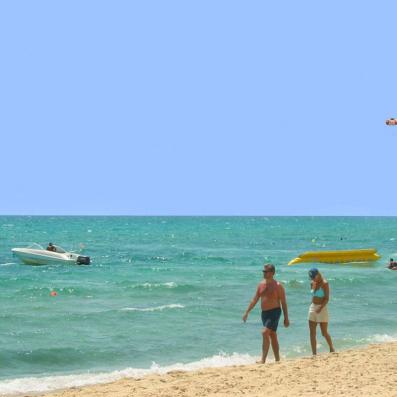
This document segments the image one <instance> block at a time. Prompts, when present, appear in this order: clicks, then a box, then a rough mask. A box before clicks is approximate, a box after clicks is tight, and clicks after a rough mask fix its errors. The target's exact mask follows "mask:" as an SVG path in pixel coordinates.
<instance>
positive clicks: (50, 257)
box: [11, 244, 90, 265]
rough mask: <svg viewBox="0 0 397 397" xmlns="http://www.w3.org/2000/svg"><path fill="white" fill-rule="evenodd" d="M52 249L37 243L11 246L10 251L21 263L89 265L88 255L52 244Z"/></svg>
mask: <svg viewBox="0 0 397 397" xmlns="http://www.w3.org/2000/svg"><path fill="white" fill-rule="evenodd" d="M53 247H54V251H48V250H46V249H44V248H43V247H42V246H41V245H39V244H33V245H31V246H29V247H28V248H13V249H12V250H11V251H12V252H13V254H14V255H15V256H16V257H18V258H19V259H20V260H21V261H22V262H23V263H26V264H27V265H50V264H57V263H63V264H71V265H89V264H90V257H89V256H83V255H79V254H76V253H74V252H66V251H65V250H64V249H63V248H61V247H59V246H57V245H53Z"/></svg>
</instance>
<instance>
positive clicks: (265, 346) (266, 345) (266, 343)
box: [259, 327, 272, 364]
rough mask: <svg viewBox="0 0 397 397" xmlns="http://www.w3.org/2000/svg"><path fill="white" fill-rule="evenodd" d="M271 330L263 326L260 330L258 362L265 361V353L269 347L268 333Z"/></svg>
mask: <svg viewBox="0 0 397 397" xmlns="http://www.w3.org/2000/svg"><path fill="white" fill-rule="evenodd" d="M271 332H272V330H271V329H269V328H266V327H265V328H263V331H262V338H263V341H262V359H261V361H259V362H260V363H262V364H264V363H265V362H266V358H267V353H268V352H269V347H270V333H271Z"/></svg>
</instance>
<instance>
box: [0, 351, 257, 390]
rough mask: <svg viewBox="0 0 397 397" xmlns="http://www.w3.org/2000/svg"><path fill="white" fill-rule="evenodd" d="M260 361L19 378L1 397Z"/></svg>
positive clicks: (244, 357) (217, 360)
mask: <svg viewBox="0 0 397 397" xmlns="http://www.w3.org/2000/svg"><path fill="white" fill-rule="evenodd" d="M256 359H257V357H253V356H250V355H248V354H238V353H233V354H230V355H228V354H225V353H219V354H218V355H215V356H212V357H207V358H204V359H202V360H199V361H195V362H192V363H188V364H182V363H176V364H173V365H169V366H165V367H162V366H159V365H158V364H156V363H153V364H152V366H151V367H150V368H148V369H141V368H126V369H123V370H121V371H113V372H108V373H85V374H76V375H65V376H46V377H31V378H18V379H10V380H5V381H0V395H16V394H22V393H43V392H48V391H51V390H56V389H64V388H69V387H80V386H84V385H92V384H97V383H107V382H112V381H115V380H118V379H121V378H140V377H142V376H144V375H148V374H164V373H167V372H170V371H194V370H199V369H202V368H217V367H227V366H232V365H245V364H253V363H254V362H255V360H256Z"/></svg>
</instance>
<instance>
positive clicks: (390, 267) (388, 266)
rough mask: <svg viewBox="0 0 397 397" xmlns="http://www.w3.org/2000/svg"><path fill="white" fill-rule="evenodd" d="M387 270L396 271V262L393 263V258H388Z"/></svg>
mask: <svg viewBox="0 0 397 397" xmlns="http://www.w3.org/2000/svg"><path fill="white" fill-rule="evenodd" d="M387 268H388V269H390V270H397V262H395V261H394V259H393V258H390V261H389V264H388V265H387Z"/></svg>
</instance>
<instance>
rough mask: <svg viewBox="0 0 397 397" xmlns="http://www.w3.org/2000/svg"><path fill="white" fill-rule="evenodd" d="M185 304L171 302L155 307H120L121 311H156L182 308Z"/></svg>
mask: <svg viewBox="0 0 397 397" xmlns="http://www.w3.org/2000/svg"><path fill="white" fill-rule="evenodd" d="M184 307H185V306H184V305H180V304H179V303H172V304H170V305H162V306H155V307H123V308H122V309H120V310H121V311H123V312H156V311H161V310H164V309H183V308H184Z"/></svg>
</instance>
